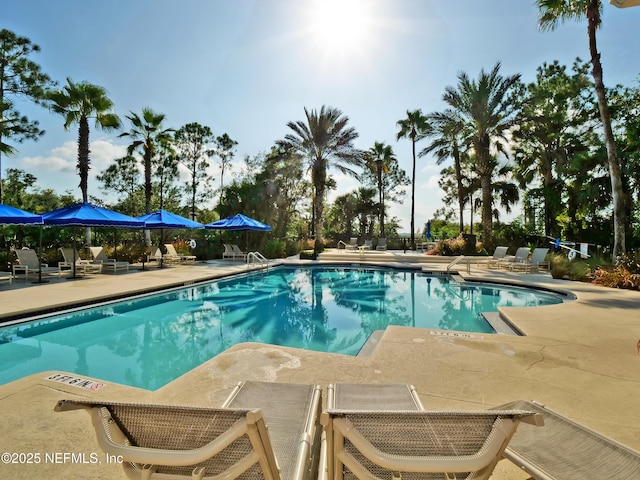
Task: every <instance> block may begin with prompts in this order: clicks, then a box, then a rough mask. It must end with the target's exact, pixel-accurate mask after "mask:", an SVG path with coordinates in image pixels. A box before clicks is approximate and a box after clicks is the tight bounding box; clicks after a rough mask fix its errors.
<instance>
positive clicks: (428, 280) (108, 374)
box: [0, 267, 562, 390]
mask: <svg viewBox="0 0 640 480" xmlns="http://www.w3.org/2000/svg"><path fill="white" fill-rule="evenodd" d="M561 301H562V300H561V298H560V297H558V296H555V295H552V294H547V293H543V292H539V291H535V290H528V289H520V288H510V287H506V286H497V285H488V284H458V283H456V282H454V281H451V280H450V279H449V278H448V277H445V276H429V275H426V274H422V273H420V272H418V271H415V270H397V269H383V268H359V267H353V268H351V267H304V268H293V267H280V268H276V269H272V270H270V271H268V272H267V273H255V274H249V275H242V276H239V277H231V278H226V279H222V280H217V281H214V282H210V283H207V284H203V285H198V286H193V287H189V288H181V289H176V290H172V291H169V292H164V293H158V294H153V295H148V296H144V297H139V298H135V299H131V300H124V301H118V302H115V303H111V304H108V305H103V306H98V307H93V308H87V309H83V310H78V311H75V312H71V313H65V314H60V315H54V316H51V317H47V318H45V319H40V320H34V321H30V322H26V323H21V324H17V325H14V326H9V327H2V328H0V384H3V383H6V382H9V381H11V380H15V379H17V378H21V377H23V376H25V375H30V374H32V373H37V372H40V371H44V370H63V371H67V372H73V373H76V374H78V375H88V376H92V377H97V378H101V379H104V380H109V381H112V382H118V383H123V384H126V385H131V386H135V387H140V388H145V389H149V390H155V389H157V388H159V387H161V386H163V385H165V384H167V383H168V382H170V381H171V380H173V379H175V378H177V377H179V376H180V375H182V374H184V373H186V372H187V371H189V370H191V369H192V368H194V367H196V366H198V365H200V364H201V363H203V362H205V361H206V360H209V359H210V358H212V357H214V356H215V355H217V354H219V353H220V352H222V351H224V350H226V349H227V348H229V347H231V346H233V345H235V344H237V343H241V342H262V343H269V344H274V345H283V346H290V347H298V348H304V349H308V350H317V351H323V352H337V353H343V354H347V355H356V354H357V353H358V351H359V350H360V348H361V347H362V345H363V344H364V343H365V341H366V340H367V338H368V337H369V335H370V334H371V333H372V332H373V331H375V330H383V329H384V328H385V327H387V325H405V326H412V327H426V328H438V329H445V330H462V331H467V332H481V333H492V332H493V329H492V328H491V326H490V325H489V324H488V323H487V322H486V321H485V320H484V318H482V317H481V316H480V315H479V314H480V313H481V312H495V311H497V309H498V307H499V306H536V305H548V304H553V303H560V302H561Z"/></svg>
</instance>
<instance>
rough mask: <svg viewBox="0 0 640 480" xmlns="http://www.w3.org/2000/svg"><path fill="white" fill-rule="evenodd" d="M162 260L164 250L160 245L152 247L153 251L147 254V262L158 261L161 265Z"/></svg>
mask: <svg viewBox="0 0 640 480" xmlns="http://www.w3.org/2000/svg"><path fill="white" fill-rule="evenodd" d="M161 260H162V251H161V250H160V248H158V247H151V253H149V254H148V255H147V263H151V262H156V263H157V264H158V265H160V261H161Z"/></svg>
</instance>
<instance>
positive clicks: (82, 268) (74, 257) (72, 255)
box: [58, 247, 102, 275]
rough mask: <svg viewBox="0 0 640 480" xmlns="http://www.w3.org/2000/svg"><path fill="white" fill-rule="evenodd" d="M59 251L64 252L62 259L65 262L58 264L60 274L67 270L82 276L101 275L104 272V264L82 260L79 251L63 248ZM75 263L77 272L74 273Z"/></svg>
mask: <svg viewBox="0 0 640 480" xmlns="http://www.w3.org/2000/svg"><path fill="white" fill-rule="evenodd" d="M58 250H60V252H62V257H63V258H64V261H62V262H58V268H59V269H60V272H62V271H65V270H71V271H72V272H73V273H74V274H75V273H80V274H82V275H87V274H88V273H101V272H102V264H101V263H94V262H93V260H86V259H83V258H80V254H79V253H78V251H77V250H75V249H73V248H64V247H61V248H59V249H58ZM74 261H75V271H74V265H73V264H74Z"/></svg>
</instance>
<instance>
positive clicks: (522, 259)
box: [496, 247, 531, 268]
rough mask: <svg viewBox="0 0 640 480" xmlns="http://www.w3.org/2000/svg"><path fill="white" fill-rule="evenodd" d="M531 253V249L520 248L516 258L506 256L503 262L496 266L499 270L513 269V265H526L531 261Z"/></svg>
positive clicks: (498, 262) (499, 261)
mask: <svg viewBox="0 0 640 480" xmlns="http://www.w3.org/2000/svg"><path fill="white" fill-rule="evenodd" d="M529 253H531V249H530V248H529V247H520V248H518V249H517V250H516V254H515V256H513V257H507V256H505V257H504V258H503V259H502V260H498V261H497V262H496V266H497V267H498V268H511V266H512V265H518V264H524V263H526V262H527V261H528V260H529Z"/></svg>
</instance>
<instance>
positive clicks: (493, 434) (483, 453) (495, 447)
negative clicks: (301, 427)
mask: <svg viewBox="0 0 640 480" xmlns="http://www.w3.org/2000/svg"><path fill="white" fill-rule="evenodd" d="M366 388H370V387H366ZM407 391H408V393H409V395H405V399H404V400H403V401H404V402H405V403H406V406H407V410H404V411H403V410H400V409H399V408H401V402H400V403H399V401H398V400H394V401H393V402H392V404H391V406H390V407H389V409H385V410H382V409H378V408H375V406H372V407H371V408H364V409H358V410H351V409H340V408H332V403H331V400H330V398H328V399H327V407H328V408H327V411H326V412H324V413H323V415H322V424H323V425H324V426H325V436H326V438H325V441H326V449H325V451H326V456H327V459H326V471H324V472H321V474H322V475H321V478H329V479H333V478H342V477H343V476H344V478H390V479H391V478H398V479H399V478H432V479H436V478H438V479H441V478H456V479H470V478H473V479H488V478H489V477H490V475H491V473H492V472H493V469H494V468H495V465H496V463H497V462H498V460H500V458H501V455H502V453H503V451H504V449H505V447H506V445H507V444H508V442H509V440H510V438H511V436H512V435H513V433H514V432H515V430H516V428H517V427H518V424H519V422H520V421H525V422H531V423H535V424H538V425H540V424H541V417H540V416H539V415H536V414H534V413H533V412H530V411H521V410H495V411H487V410H484V411H466V412H461V411H424V410H421V404H419V403H415V401H414V400H413V393H412V392H411V390H410V389H408V390H407ZM329 393H331V391H330V390H329ZM336 398H337V396H336ZM418 402H419V399H418ZM357 403H358V402H355V404H357ZM360 403H363V401H362V400H360ZM353 404H354V402H353V401H348V402H345V403H344V404H343V406H351V405H353ZM339 406H340V402H339V401H338V402H337V403H336V404H335V407H339Z"/></svg>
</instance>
